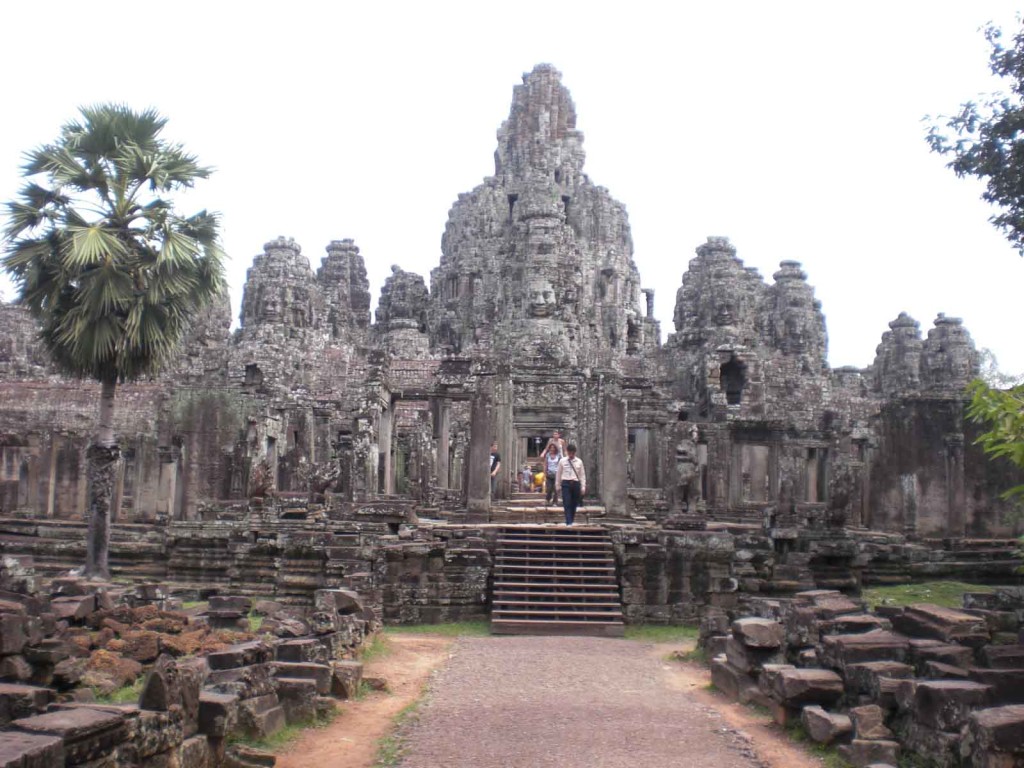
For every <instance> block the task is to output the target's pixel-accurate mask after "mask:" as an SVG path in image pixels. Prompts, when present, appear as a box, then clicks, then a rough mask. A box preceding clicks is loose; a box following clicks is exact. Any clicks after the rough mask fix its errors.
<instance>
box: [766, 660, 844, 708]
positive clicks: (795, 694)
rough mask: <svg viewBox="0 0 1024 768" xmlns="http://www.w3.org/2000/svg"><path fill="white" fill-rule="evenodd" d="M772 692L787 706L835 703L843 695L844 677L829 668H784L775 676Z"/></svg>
mask: <svg viewBox="0 0 1024 768" xmlns="http://www.w3.org/2000/svg"><path fill="white" fill-rule="evenodd" d="M772 693H773V697H774V698H775V699H776V700H777V701H779V702H781V703H783V704H785V705H786V706H787V707H800V706H803V705H804V704H834V703H835V702H836V701H838V700H839V699H840V698H841V697H842V695H843V679H842V678H841V677H839V675H837V674H836V673H835V672H833V671H831V670H828V669H784V670H781V671H780V672H779V674H778V677H776V678H775V685H774V689H773V692H772Z"/></svg>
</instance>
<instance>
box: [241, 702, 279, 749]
mask: <svg viewBox="0 0 1024 768" xmlns="http://www.w3.org/2000/svg"><path fill="white" fill-rule="evenodd" d="M238 724H239V726H240V727H241V729H242V731H243V732H244V733H245V734H246V735H247V736H248V737H250V738H252V739H259V740H263V739H266V738H267V737H269V736H273V735H274V734H275V733H277V732H278V731H279V730H281V729H282V728H284V727H285V725H287V720H286V718H285V714H284V709H282V708H281V704H280V701H279V700H278V698H277V694H276V693H271V694H268V695H266V696H257V697H255V698H252V699H245V700H243V701H241V702H239V705H238Z"/></svg>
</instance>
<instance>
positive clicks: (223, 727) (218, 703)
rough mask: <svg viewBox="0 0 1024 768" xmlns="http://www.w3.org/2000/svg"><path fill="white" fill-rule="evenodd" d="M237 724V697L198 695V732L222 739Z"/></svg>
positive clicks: (223, 694)
mask: <svg viewBox="0 0 1024 768" xmlns="http://www.w3.org/2000/svg"><path fill="white" fill-rule="evenodd" d="M237 724H238V696H235V695H234V694H229V693H215V692H213V691H203V692H202V693H200V694H199V732H200V733H201V734H203V735H205V736H209V737H211V738H215V739H223V738H224V737H225V736H227V735H228V734H229V733H231V732H232V731H233V730H234V729H235V727H236V725H237Z"/></svg>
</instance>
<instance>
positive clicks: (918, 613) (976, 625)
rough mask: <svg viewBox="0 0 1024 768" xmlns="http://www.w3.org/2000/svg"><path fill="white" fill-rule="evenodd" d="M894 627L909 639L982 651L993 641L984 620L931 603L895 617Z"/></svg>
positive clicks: (916, 606) (914, 607) (916, 605)
mask: <svg viewBox="0 0 1024 768" xmlns="http://www.w3.org/2000/svg"><path fill="white" fill-rule="evenodd" d="M892 625H893V627H894V628H895V629H896V631H898V632H902V633H903V634H905V635H910V636H912V637H930V638H934V639H936V640H942V641H944V642H947V643H958V644H960V645H965V646H968V647H971V648H978V647H980V646H982V645H984V644H985V643H987V642H988V641H989V631H988V627H987V626H986V624H985V620H984V619H981V618H979V617H977V616H972V615H971V614H969V613H965V612H964V611H958V610H956V609H955V608H943V607H942V606H939V605H932V604H931V603H917V604H915V605H911V606H909V607H907V608H905V609H904V610H903V613H901V614H899V615H897V616H894V617H893V619H892Z"/></svg>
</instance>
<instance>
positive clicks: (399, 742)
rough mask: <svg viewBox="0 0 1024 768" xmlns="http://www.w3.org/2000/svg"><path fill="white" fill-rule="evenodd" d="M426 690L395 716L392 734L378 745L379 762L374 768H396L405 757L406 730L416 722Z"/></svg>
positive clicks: (377, 761)
mask: <svg viewBox="0 0 1024 768" xmlns="http://www.w3.org/2000/svg"><path fill="white" fill-rule="evenodd" d="M425 694H426V688H425V687H424V688H423V689H422V690H421V691H420V695H419V696H418V697H417V698H416V700H415V701H411V702H409V703H408V704H406V705H405V707H403V708H402V710H401V711H400V712H399V713H398V714H397V715H395V719H394V720H393V721H392V722H393V727H392V729H391V732H390V733H389V734H388V735H387V736H385V737H384V738H382V739H381V740H380V742H378V744H377V760H376V761H375V762H374V764H373V765H374V768H394V766H397V765H398V764H399V762H400V761H401V760H402V757H404V755H405V751H406V746H405V729H406V728H407V727H408V726H409V725H411V724H412V723H414V722H416V718H417V717H418V716H419V710H420V707H421V706H422V705H423V702H424V700H425Z"/></svg>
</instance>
